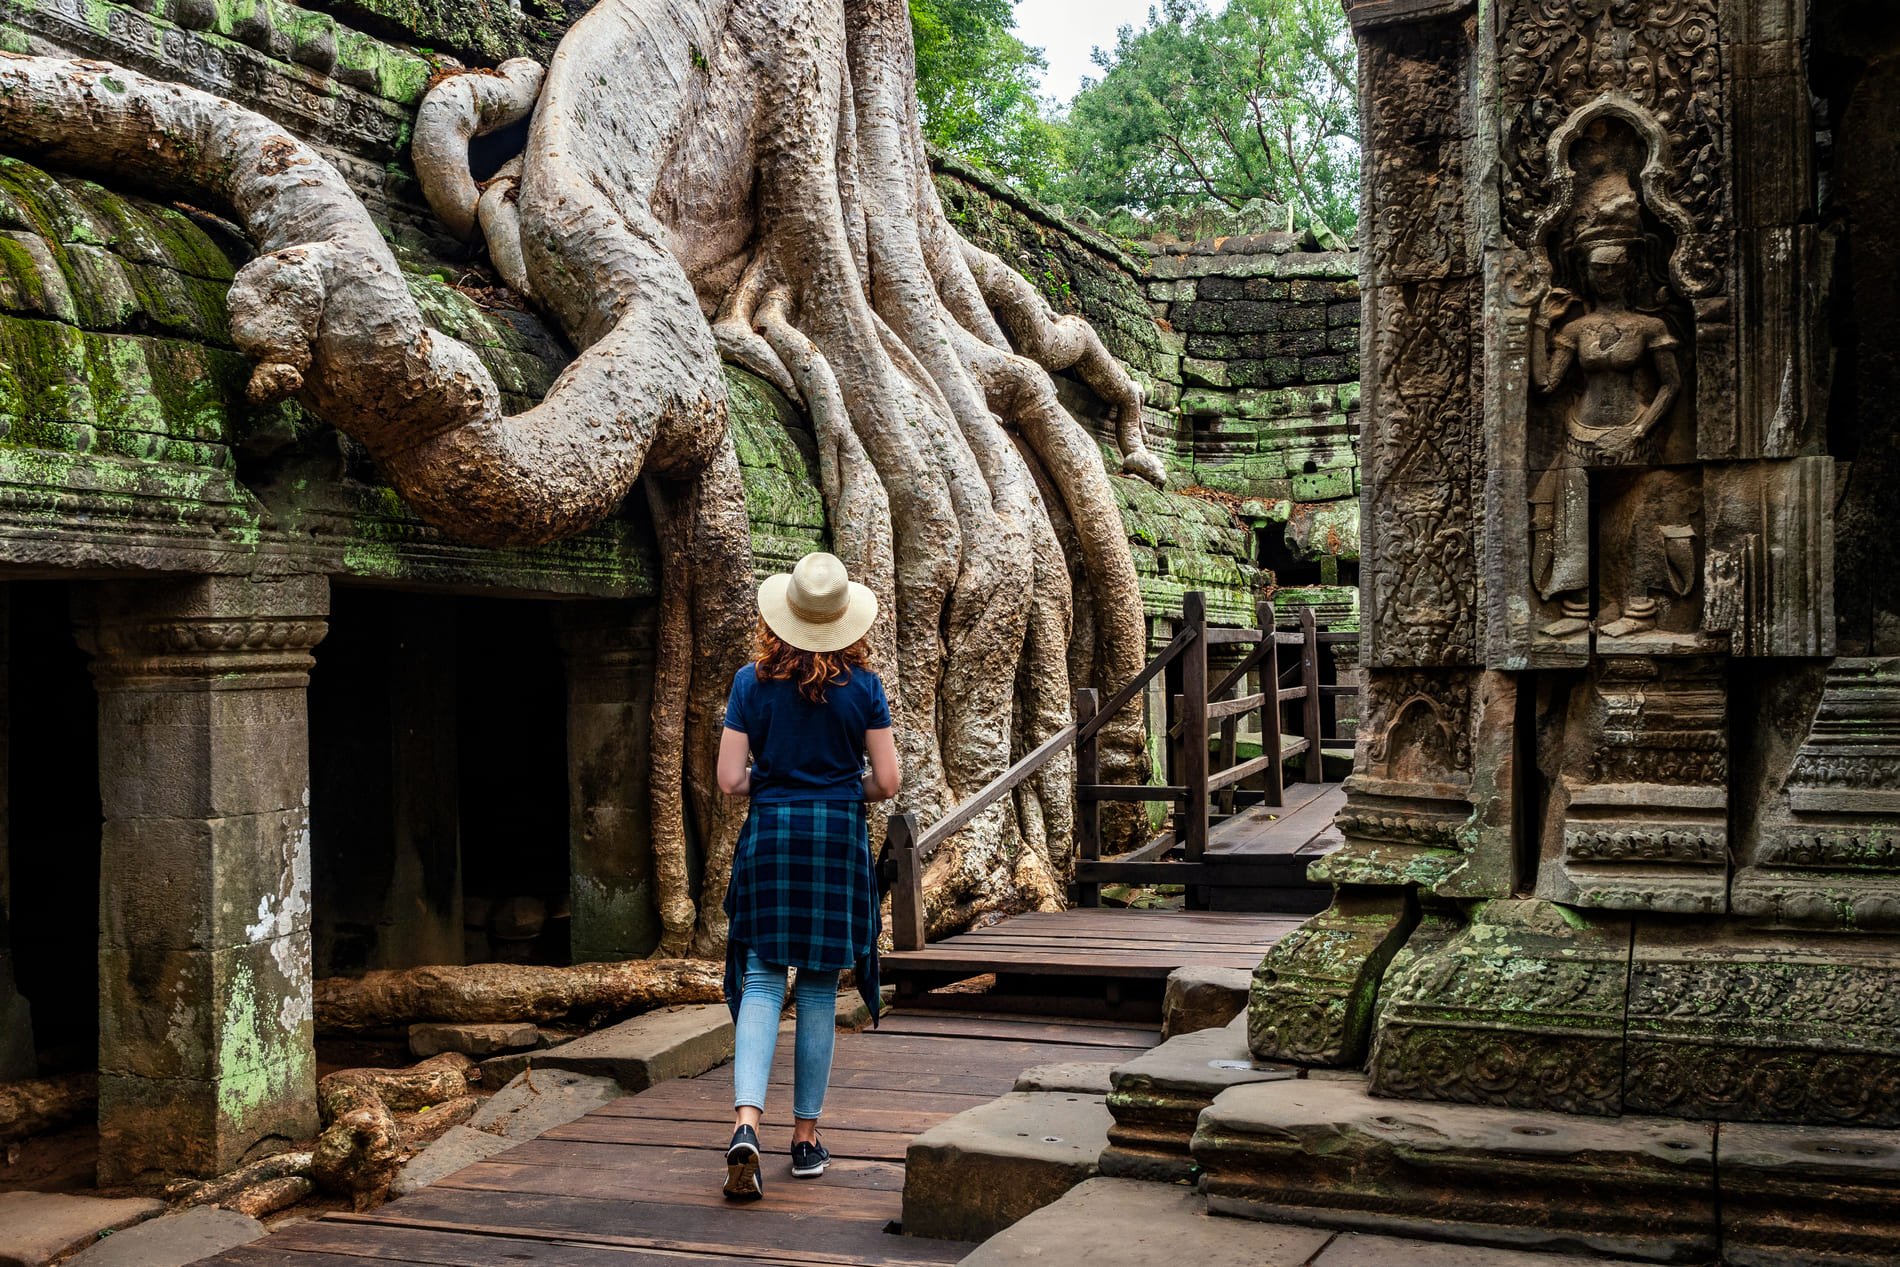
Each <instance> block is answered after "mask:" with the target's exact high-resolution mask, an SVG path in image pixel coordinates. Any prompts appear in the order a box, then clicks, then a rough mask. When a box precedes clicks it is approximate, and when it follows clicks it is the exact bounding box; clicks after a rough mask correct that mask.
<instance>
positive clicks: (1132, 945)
mask: <svg viewBox="0 0 1900 1267" xmlns="http://www.w3.org/2000/svg"><path fill="white" fill-rule="evenodd" d="M1311 861H1312V859H1310V858H1307V859H1304V860H1302V861H1301V863H1300V865H1305V863H1306V862H1311ZM1114 865H1126V864H1119V863H1118V864H1114ZM1149 865H1153V866H1173V867H1185V866H1189V865H1191V864H1189V863H1185V862H1176V863H1153V864H1149ZM1288 865H1292V862H1291V860H1290V859H1289V863H1288ZM1280 935H1281V934H1278V933H1274V934H1268V935H1266V936H1262V937H1255V938H1251V939H1241V940H1234V941H1220V942H1201V943H1198V944H1196V943H1194V942H1177V943H1175V944H1173V945H1170V946H1161V945H1158V944H1156V943H1155V942H1152V941H1144V940H1141V939H1139V938H1132V937H1131V938H1129V939H1127V940H1125V941H1117V940H1107V939H1105V940H1102V941H1099V942H1097V943H1096V949H1097V951H1098V952H1099V953H1101V954H1105V955H1115V954H1122V953H1124V952H1128V951H1134V952H1139V953H1150V954H1152V953H1160V954H1190V953H1192V954H1205V953H1206V952H1208V951H1210V950H1211V951H1214V952H1216V953H1220V954H1240V953H1242V952H1244V951H1248V950H1255V949H1265V948H1266V947H1268V946H1271V945H1272V944H1273V943H1274V942H1276V941H1278V940H1279V939H1280ZM996 946H997V948H998V949H999V950H1023V951H1031V952H1046V951H1048V950H1050V949H1051V947H1050V946H1048V945H1046V944H1044V943H1040V942H1036V941H1032V940H1019V941H1007V942H998V943H996ZM885 1029H887V1030H892V1029H893V1027H892V1025H891V1024H890V1023H888V1022H887V1023H886V1025H885ZM894 1032H896V1033H900V1034H901V1033H906V1032H909V1031H906V1030H904V1029H902V1028H897V1029H895V1030H894Z"/></svg>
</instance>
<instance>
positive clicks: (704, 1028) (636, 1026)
mask: <svg viewBox="0 0 1900 1267" xmlns="http://www.w3.org/2000/svg"><path fill="white" fill-rule="evenodd" d="M730 1059H732V1013H731V1012H730V1011H729V1010H728V1009H727V1007H726V1005H725V1004H723V1003H705V1004H698V1005H694V1006H688V1007H670V1008H659V1009H656V1010H654V1011H651V1012H643V1013H641V1014H640V1015H639V1016H636V1017H633V1018H632V1019H631V1020H625V1021H622V1022H620V1024H618V1025H611V1026H608V1027H607V1028H606V1029H603V1030H596V1031H595V1032H594V1033H592V1034H587V1035H583V1036H582V1037H580V1038H576V1039H575V1040H573V1041H572V1042H567V1043H562V1044H561V1045H560V1046H558V1047H549V1048H547V1049H546V1050H545V1051H527V1052H516V1053H514V1054H512V1055H507V1056H496V1057H494V1058H493V1059H490V1060H484V1061H483V1062H482V1085H483V1086H502V1085H504V1084H506V1083H508V1082H509V1081H511V1080H512V1079H513V1078H514V1077H515V1076H516V1075H518V1074H520V1073H521V1072H522V1070H524V1069H528V1068H533V1069H536V1070H541V1069H564V1070H567V1071H569V1072H571V1073H583V1074H591V1075H596V1076H600V1077H606V1078H612V1079H613V1080H614V1081H615V1082H617V1083H619V1084H620V1087H621V1089H622V1090H624V1091H627V1092H628V1093H632V1092H635V1091H644V1090H646V1089H647V1088H648V1087H650V1086H654V1085H656V1084H658V1083H661V1082H665V1081H667V1080H668V1079H671V1078H692V1077H696V1076H698V1075H699V1074H702V1073H705V1072H706V1071H707V1070H708V1069H713V1068H716V1067H717V1066H719V1065H722V1064H724V1063H725V1062H726V1061H728V1060H730Z"/></svg>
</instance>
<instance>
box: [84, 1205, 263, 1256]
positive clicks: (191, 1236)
mask: <svg viewBox="0 0 1900 1267" xmlns="http://www.w3.org/2000/svg"><path fill="white" fill-rule="evenodd" d="M263 1236H264V1225H263V1224H262V1223H259V1222H258V1221H257V1220H256V1219H254V1218H252V1217H251V1216H250V1215H248V1214H239V1213H238V1212H237V1211H236V1210H223V1209H219V1208H218V1207H217V1206H214V1205H201V1206H197V1207H195V1208H193V1209H189V1210H180V1211H179V1212H178V1213H177V1214H165V1215H161V1216H159V1217H158V1218H155V1219H152V1220H151V1221H149V1222H146V1223H140V1224H137V1225H136V1226H134V1227H128V1228H126V1229H125V1230H124V1231H122V1232H114V1233H113V1234H112V1235H110V1236H107V1237H105V1238H103V1239H101V1240H99V1241H96V1242H94V1244H93V1245H92V1246H91V1247H90V1248H88V1249H84V1250H81V1251H80V1252H79V1253H78V1254H76V1255H74V1256H73V1257H72V1258H69V1259H67V1260H66V1263H65V1267H185V1264H187V1263H195V1262H197V1261H198V1260H199V1259H201V1258H209V1257H211V1256H212V1255H213V1254H221V1253H223V1252H224V1251H225V1250H227V1249H235V1248H236V1247H237V1246H239V1245H248V1244H250V1243H251V1242H252V1241H255V1240H258V1239H260V1238H262V1237H263Z"/></svg>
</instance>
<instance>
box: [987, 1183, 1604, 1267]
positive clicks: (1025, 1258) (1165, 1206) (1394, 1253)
mask: <svg viewBox="0 0 1900 1267" xmlns="http://www.w3.org/2000/svg"><path fill="white" fill-rule="evenodd" d="M1052 1263H1065V1264H1067V1263H1084V1264H1087V1267H1156V1264H1166V1263H1180V1264H1192V1265H1193V1267H1618V1265H1617V1263H1616V1261H1615V1260H1610V1259H1603V1258H1577V1257H1572V1256H1568V1255H1563V1256H1559V1255H1553V1254H1541V1253H1533V1252H1530V1251H1526V1250H1513V1249H1488V1248H1479V1247H1476V1246H1471V1245H1452V1244H1439V1243H1433V1242H1430V1241H1419V1240H1409V1239H1402V1238H1399V1237H1392V1236H1368V1235H1364V1234H1360V1233H1353V1232H1334V1231H1331V1230H1329V1229H1326V1228H1315V1227H1301V1226H1296V1225H1293V1224H1286V1223H1261V1222H1256V1221H1254V1220H1251V1219H1234V1218H1225V1217H1222V1216H1220V1215H1217V1214H1213V1213H1211V1212H1210V1211H1209V1210H1208V1208H1207V1200H1206V1198H1204V1197H1202V1196H1201V1195H1200V1194H1199V1193H1197V1192H1196V1191H1195V1190H1194V1189H1192V1188H1190V1187H1187V1186H1186V1185H1184V1184H1178V1183H1143V1182H1140V1181H1138V1180H1133V1179H1113V1178H1108V1177H1102V1178H1096V1179H1090V1180H1089V1181H1088V1182H1086V1183H1084V1184H1081V1185H1079V1186H1077V1187H1075V1188H1073V1189H1071V1190H1070V1191H1069V1192H1068V1193H1066V1194H1065V1195H1064V1196H1063V1197H1062V1199H1061V1200H1059V1201H1057V1202H1055V1203H1053V1204H1051V1205H1047V1206H1044V1207H1043V1208H1042V1209H1040V1210H1037V1211H1036V1212H1035V1213H1033V1214H1031V1215H1028V1216H1027V1217H1025V1218H1024V1219H1023V1220H1022V1221H1020V1222H1019V1223H1017V1224H1015V1225H1014V1226H1013V1227H1011V1228H1009V1229H1008V1230H1006V1231H1004V1232H1001V1233H999V1234H998V1235H996V1236H994V1237H991V1238H990V1239H989V1240H987V1241H985V1242H983V1244H981V1245H979V1246H978V1247H977V1248H976V1249H975V1250H974V1251H972V1252H971V1253H970V1254H969V1255H968V1256H967V1257H966V1258H964V1259H963V1261H962V1263H961V1264H960V1267H1029V1265H1030V1264H1034V1265H1035V1267H1047V1265H1048V1264H1052ZM1623 1267H1629V1264H1627V1262H1625V1263H1624V1264H1623Z"/></svg>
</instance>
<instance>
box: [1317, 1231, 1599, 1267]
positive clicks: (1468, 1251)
mask: <svg viewBox="0 0 1900 1267" xmlns="http://www.w3.org/2000/svg"><path fill="white" fill-rule="evenodd" d="M1634 1262H1635V1260H1634V1259H1629V1258H1598V1257H1597V1256H1596V1255H1595V1254H1591V1255H1588V1256H1578V1255H1574V1254H1565V1255H1563V1256H1562V1257H1557V1256H1555V1255H1551V1254H1545V1253H1541V1252H1538V1251H1536V1250H1521V1249H1487V1248H1485V1247H1484V1246H1481V1245H1446V1244H1434V1243H1432V1242H1431V1241H1414V1240H1401V1239H1399V1238H1398V1237H1396V1236H1368V1235H1366V1234H1364V1233H1361V1232H1345V1233H1342V1234H1341V1235H1339V1236H1336V1237H1334V1238H1333V1241H1332V1243H1331V1244H1329V1245H1327V1247H1326V1250H1325V1252H1324V1253H1322V1254H1321V1255H1320V1256H1319V1257H1318V1258H1315V1259H1314V1260H1313V1261H1312V1263H1311V1264H1309V1265H1308V1267H1630V1265H1631V1264H1633V1263H1634Z"/></svg>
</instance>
